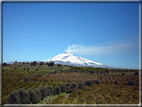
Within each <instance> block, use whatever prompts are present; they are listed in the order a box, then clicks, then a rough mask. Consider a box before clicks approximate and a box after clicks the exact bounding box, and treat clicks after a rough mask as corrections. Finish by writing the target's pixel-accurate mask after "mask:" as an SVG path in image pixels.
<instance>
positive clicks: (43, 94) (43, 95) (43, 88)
mask: <svg viewBox="0 0 142 107" xmlns="http://www.w3.org/2000/svg"><path fill="white" fill-rule="evenodd" d="M38 89H39V91H40V93H41V100H43V99H44V98H45V97H46V94H45V93H46V92H45V87H44V86H40V87H39V88H38Z"/></svg>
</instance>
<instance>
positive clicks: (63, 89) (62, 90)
mask: <svg viewBox="0 0 142 107" xmlns="http://www.w3.org/2000/svg"><path fill="white" fill-rule="evenodd" d="M60 88H61V93H62V92H65V91H66V88H65V85H61V86H60Z"/></svg>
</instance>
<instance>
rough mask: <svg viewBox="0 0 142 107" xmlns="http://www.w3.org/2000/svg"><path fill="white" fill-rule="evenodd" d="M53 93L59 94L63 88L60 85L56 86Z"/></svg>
mask: <svg viewBox="0 0 142 107" xmlns="http://www.w3.org/2000/svg"><path fill="white" fill-rule="evenodd" d="M53 93H54V94H57V95H59V94H60V93H61V88H60V87H55V89H54V92H53Z"/></svg>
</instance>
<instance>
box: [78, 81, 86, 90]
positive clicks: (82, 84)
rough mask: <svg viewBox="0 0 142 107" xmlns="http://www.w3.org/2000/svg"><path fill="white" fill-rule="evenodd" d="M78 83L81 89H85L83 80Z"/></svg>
mask: <svg viewBox="0 0 142 107" xmlns="http://www.w3.org/2000/svg"><path fill="white" fill-rule="evenodd" d="M78 85H79V89H81V90H83V89H84V86H85V85H84V83H82V82H80V83H78Z"/></svg>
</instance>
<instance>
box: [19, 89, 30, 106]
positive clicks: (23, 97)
mask: <svg viewBox="0 0 142 107" xmlns="http://www.w3.org/2000/svg"><path fill="white" fill-rule="evenodd" d="M18 96H19V98H20V104H28V103H29V102H30V95H29V93H28V91H26V90H24V89H19V90H18Z"/></svg>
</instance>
